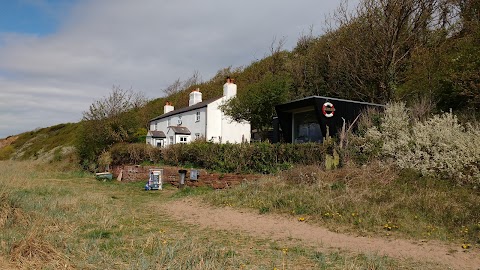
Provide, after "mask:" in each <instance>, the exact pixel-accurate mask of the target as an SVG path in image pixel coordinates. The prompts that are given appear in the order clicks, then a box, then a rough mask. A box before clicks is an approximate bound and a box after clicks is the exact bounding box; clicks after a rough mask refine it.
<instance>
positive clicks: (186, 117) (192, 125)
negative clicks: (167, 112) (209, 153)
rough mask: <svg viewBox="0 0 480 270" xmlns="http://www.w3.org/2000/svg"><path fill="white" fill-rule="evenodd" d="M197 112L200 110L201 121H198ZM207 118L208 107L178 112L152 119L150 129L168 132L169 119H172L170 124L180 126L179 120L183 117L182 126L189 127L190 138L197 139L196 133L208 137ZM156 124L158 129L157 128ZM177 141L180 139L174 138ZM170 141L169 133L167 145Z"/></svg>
mask: <svg viewBox="0 0 480 270" xmlns="http://www.w3.org/2000/svg"><path fill="white" fill-rule="evenodd" d="M197 112H200V121H197ZM206 118H207V107H203V108H198V109H196V110H192V111H188V112H183V113H180V114H176V115H173V116H170V117H166V118H162V119H159V120H155V121H152V122H151V123H150V130H158V131H163V132H164V133H165V134H167V130H168V126H169V125H168V120H169V119H170V126H178V123H179V122H178V120H180V119H181V121H182V124H181V126H183V127H186V128H188V130H190V132H191V137H190V140H195V138H196V134H198V135H199V136H200V137H206ZM155 124H156V129H155ZM174 140H175V142H174V143H177V142H178V141H177V140H176V138H174ZM168 143H169V135H167V140H166V143H165V145H167V144H168Z"/></svg>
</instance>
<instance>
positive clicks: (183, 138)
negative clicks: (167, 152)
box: [179, 136, 188, 143]
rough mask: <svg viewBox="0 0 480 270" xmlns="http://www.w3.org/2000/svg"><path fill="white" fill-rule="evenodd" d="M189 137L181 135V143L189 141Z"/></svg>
mask: <svg viewBox="0 0 480 270" xmlns="http://www.w3.org/2000/svg"><path fill="white" fill-rule="evenodd" d="M187 141H188V138H187V136H180V137H179V143H187Z"/></svg>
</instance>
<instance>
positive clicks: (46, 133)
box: [0, 123, 81, 161]
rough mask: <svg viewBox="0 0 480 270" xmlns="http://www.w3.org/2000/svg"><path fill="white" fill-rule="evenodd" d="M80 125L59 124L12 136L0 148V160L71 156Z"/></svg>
mask: <svg viewBox="0 0 480 270" xmlns="http://www.w3.org/2000/svg"><path fill="white" fill-rule="evenodd" d="M80 127H81V124H80V123H67V124H59V125H55V126H51V127H47V128H42V129H38V130H35V131H30V132H25V133H22V134H19V135H17V136H14V138H15V139H13V140H9V142H8V144H7V143H5V145H4V146H3V147H1V148H0V160H2V159H9V158H11V159H18V160H25V159H39V158H42V159H47V160H53V159H55V160H57V161H58V160H59V159H62V158H65V157H67V156H70V158H71V154H72V153H74V149H73V148H74V147H75V144H76V142H77V140H78V134H79V130H80Z"/></svg>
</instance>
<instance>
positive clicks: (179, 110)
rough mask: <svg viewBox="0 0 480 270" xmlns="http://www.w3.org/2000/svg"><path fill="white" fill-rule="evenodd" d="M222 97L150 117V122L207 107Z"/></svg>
mask: <svg viewBox="0 0 480 270" xmlns="http://www.w3.org/2000/svg"><path fill="white" fill-rule="evenodd" d="M221 98H222V97H217V98H212V99H209V100H206V101H203V102H199V103H197V104H195V105H192V106H188V107H184V108H180V109H178V110H174V111H171V112H168V113H165V114H162V115H160V116H157V117H155V118H152V119H150V122H151V121H155V120H159V119H162V118H166V117H169V116H173V115H176V114H179V113H183V112H189V111H193V110H196V109H199V108H203V107H207V105H208V104H210V103H212V102H214V101H217V100H219V99H221ZM189 134H190V133H189Z"/></svg>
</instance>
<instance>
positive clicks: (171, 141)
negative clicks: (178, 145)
mask: <svg viewBox="0 0 480 270" xmlns="http://www.w3.org/2000/svg"><path fill="white" fill-rule="evenodd" d="M169 139H170V144H173V136H170V138H169Z"/></svg>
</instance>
